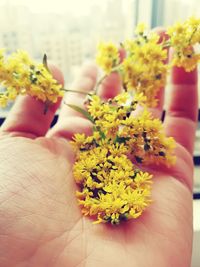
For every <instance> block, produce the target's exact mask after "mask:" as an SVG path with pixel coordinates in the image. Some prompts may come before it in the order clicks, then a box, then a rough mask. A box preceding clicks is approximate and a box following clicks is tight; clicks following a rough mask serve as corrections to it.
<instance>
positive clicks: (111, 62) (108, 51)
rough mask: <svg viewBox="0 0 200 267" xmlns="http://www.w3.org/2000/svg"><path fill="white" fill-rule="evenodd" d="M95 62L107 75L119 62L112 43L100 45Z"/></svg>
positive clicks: (116, 50)
mask: <svg viewBox="0 0 200 267" xmlns="http://www.w3.org/2000/svg"><path fill="white" fill-rule="evenodd" d="M96 60H97V63H98V64H99V66H101V67H102V69H103V70H104V71H105V73H107V74H109V73H110V72H111V71H112V69H113V68H114V67H116V66H117V65H118V64H119V62H120V58H119V51H118V48H117V47H116V46H115V45H114V44H112V43H107V44H105V43H100V44H99V45H98V53H97V57H96Z"/></svg>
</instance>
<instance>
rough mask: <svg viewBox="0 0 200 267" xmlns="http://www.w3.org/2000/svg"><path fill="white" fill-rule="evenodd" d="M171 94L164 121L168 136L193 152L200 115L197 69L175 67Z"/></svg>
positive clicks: (172, 74) (172, 75)
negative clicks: (187, 69) (189, 69)
mask: <svg viewBox="0 0 200 267" xmlns="http://www.w3.org/2000/svg"><path fill="white" fill-rule="evenodd" d="M171 79H172V85H171V95H170V101H169V105H168V108H167V110H166V116H165V121H164V126H165V130H166V133H167V135H168V136H173V137H174V138H175V140H176V141H177V142H178V143H180V144H181V145H182V146H183V147H185V148H186V149H187V150H188V151H189V152H190V153H191V154H192V153H193V146H194V138H195V131H196V122H197V115H198V93H197V69H195V70H193V71H192V72H186V71H185V70H184V69H183V68H179V67H173V68H172V73H171Z"/></svg>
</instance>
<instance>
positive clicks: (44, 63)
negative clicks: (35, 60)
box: [42, 54, 50, 72]
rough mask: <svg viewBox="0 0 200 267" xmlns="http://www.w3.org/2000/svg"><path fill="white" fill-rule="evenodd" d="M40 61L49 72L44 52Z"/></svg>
mask: <svg viewBox="0 0 200 267" xmlns="http://www.w3.org/2000/svg"><path fill="white" fill-rule="evenodd" d="M42 63H43V65H44V67H45V68H46V69H47V70H48V72H50V70H49V67H48V64H47V55H46V54H44V56H43V60H42Z"/></svg>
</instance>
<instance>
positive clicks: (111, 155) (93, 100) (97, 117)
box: [73, 92, 175, 224]
mask: <svg viewBox="0 0 200 267" xmlns="http://www.w3.org/2000/svg"><path fill="white" fill-rule="evenodd" d="M144 100H145V97H143V95H141V94H140V95H136V96H135V97H133V96H130V95H129V94H128V93H127V92H125V93H122V94H120V95H118V96H116V97H115V98H113V99H110V100H109V101H108V102H105V101H102V100H101V99H100V98H99V97H98V96H97V95H93V96H90V98H89V100H88V101H87V110H88V112H89V114H90V115H91V117H92V118H93V121H94V132H93V135H91V136H88V137H86V136H85V135H84V134H76V135H75V137H74V141H73V144H74V146H75V148H76V151H77V161H76V163H75V165H74V169H73V173H74V178H75V181H76V183H77V184H78V186H79V191H78V192H77V197H78V199H79V204H80V205H81V207H82V213H83V214H84V215H87V216H92V217H94V218H95V219H96V222H97V223H100V222H110V223H112V224H119V223H120V222H121V221H123V220H127V219H131V218H137V217H138V216H140V215H141V214H142V212H143V211H144V210H145V208H146V207H147V206H148V205H149V204H150V203H151V178H152V175H150V174H149V173H147V172H144V171H142V170H141V169H140V168H139V167H136V165H135V164H140V163H143V164H150V163H157V164H159V163H163V164H173V163H174V160H175V157H174V156H173V149H174V145H175V144H174V140H173V139H172V138H167V137H166V136H165V135H164V132H163V128H162V124H161V122H160V121H159V120H157V119H153V118H152V117H151V114H150V113H149V112H148V111H147V110H146V109H144V110H143V111H141V113H140V114H137V115H134V111H135V110H136V108H137V106H138V104H140V105H141V104H142V101H144ZM132 161H133V162H135V164H133V163H132Z"/></svg>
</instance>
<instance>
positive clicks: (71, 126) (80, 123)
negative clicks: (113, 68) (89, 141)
mask: <svg viewBox="0 0 200 267" xmlns="http://www.w3.org/2000/svg"><path fill="white" fill-rule="evenodd" d="M96 77H97V66H96V65H95V64H87V65H85V66H84V67H83V68H82V70H81V72H80V74H79V77H78V78H77V80H76V81H75V82H74V83H73V85H72V88H70V89H72V90H77V91H81V92H85V93H87V92H90V91H91V90H93V89H94V87H95V84H96ZM85 98H86V94H81V93H78V92H77V93H66V97H65V102H64V104H63V106H62V109H61V112H60V115H59V119H58V122H57V123H56V125H55V126H54V127H53V128H52V129H51V130H50V131H49V132H48V134H47V136H54V137H55V136H56V137H63V138H67V139H71V138H72V136H73V135H74V134H75V133H83V132H84V133H85V134H90V133H91V127H92V124H91V122H89V121H88V120H87V119H85V118H84V117H83V116H82V115H81V114H80V113H79V112H77V111H75V110H73V109H72V108H70V107H68V106H67V105H66V104H73V105H76V106H78V107H80V108H83V109H84V101H85Z"/></svg>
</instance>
